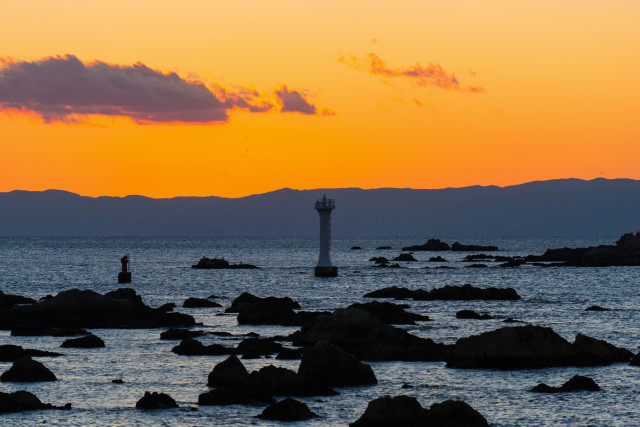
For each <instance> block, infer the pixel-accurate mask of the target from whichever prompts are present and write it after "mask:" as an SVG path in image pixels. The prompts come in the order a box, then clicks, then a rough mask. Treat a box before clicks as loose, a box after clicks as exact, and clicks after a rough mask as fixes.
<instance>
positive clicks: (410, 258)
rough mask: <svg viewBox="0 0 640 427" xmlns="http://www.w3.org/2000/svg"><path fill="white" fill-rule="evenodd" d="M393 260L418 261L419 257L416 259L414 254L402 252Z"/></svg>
mask: <svg viewBox="0 0 640 427" xmlns="http://www.w3.org/2000/svg"><path fill="white" fill-rule="evenodd" d="M393 260H394V261H418V260H417V259H415V257H414V256H413V255H411V254H405V253H401V254H400V255H398V256H397V257H395V258H394V259H393Z"/></svg>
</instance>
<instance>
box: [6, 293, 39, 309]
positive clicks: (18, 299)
mask: <svg viewBox="0 0 640 427" xmlns="http://www.w3.org/2000/svg"><path fill="white" fill-rule="evenodd" d="M35 303H36V300H34V299H33V298H27V297H23V296H22V295H10V294H5V293H4V292H2V291H0V310H4V309H6V308H9V307H11V306H14V305H21V304H35Z"/></svg>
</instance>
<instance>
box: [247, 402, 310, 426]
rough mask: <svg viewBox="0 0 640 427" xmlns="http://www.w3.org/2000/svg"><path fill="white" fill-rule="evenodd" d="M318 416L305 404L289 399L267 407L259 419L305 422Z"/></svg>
mask: <svg viewBox="0 0 640 427" xmlns="http://www.w3.org/2000/svg"><path fill="white" fill-rule="evenodd" d="M317 416H318V415H316V414H315V413H313V412H311V411H310V410H309V407H308V406H307V405H306V404H305V403H302V402H300V401H297V400H295V399H292V398H290V397H287V398H286V399H284V400H281V401H280V402H276V403H272V404H271V405H269V406H267V407H266V408H265V409H264V411H262V413H261V414H260V415H258V418H261V419H263V420H274V421H304V420H308V419H311V418H315V417H317Z"/></svg>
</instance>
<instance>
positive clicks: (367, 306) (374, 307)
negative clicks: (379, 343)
mask: <svg viewBox="0 0 640 427" xmlns="http://www.w3.org/2000/svg"><path fill="white" fill-rule="evenodd" d="M408 307H409V306H408V305H406V304H393V303H391V302H379V301H371V302H366V303H356V304H351V305H350V306H349V308H360V309H362V310H367V311H368V312H369V313H371V314H373V316H374V317H375V318H376V319H378V320H381V321H383V322H384V323H388V324H392V325H415V324H416V321H426V320H430V319H429V316H423V315H421V314H417V313H410V312H408V311H405V308H408Z"/></svg>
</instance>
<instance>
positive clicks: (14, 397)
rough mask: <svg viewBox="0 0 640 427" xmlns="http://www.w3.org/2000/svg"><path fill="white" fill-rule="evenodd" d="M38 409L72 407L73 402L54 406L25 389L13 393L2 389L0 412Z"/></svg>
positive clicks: (0, 393)
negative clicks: (43, 401)
mask: <svg viewBox="0 0 640 427" xmlns="http://www.w3.org/2000/svg"><path fill="white" fill-rule="evenodd" d="M36 409H71V404H70V403H67V404H66V405H64V406H53V405H51V404H49V403H42V402H41V401H40V399H38V397H37V396H36V395H34V394H32V393H29V392H28V391H24V390H19V391H15V392H13V393H4V392H1V391H0V414H7V413H12V412H23V411H32V410H36Z"/></svg>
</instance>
